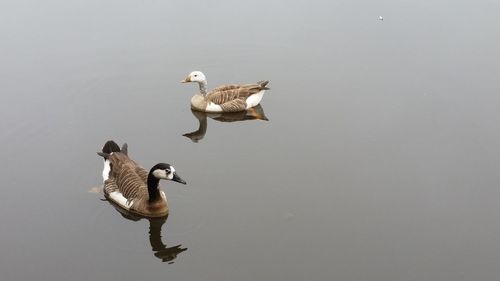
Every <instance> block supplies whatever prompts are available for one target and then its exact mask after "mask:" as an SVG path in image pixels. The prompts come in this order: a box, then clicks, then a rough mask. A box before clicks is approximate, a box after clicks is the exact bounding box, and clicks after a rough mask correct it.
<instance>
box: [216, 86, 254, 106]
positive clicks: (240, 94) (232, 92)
mask: <svg viewBox="0 0 500 281" xmlns="http://www.w3.org/2000/svg"><path fill="white" fill-rule="evenodd" d="M217 89H219V90H217ZM261 90H263V87H262V86H261V85H259V84H248V85H239V86H238V85H228V86H221V87H218V88H216V89H214V90H212V91H210V92H209V93H208V94H207V99H208V100H209V101H211V102H213V103H215V104H218V105H222V104H224V103H226V102H230V101H233V100H235V99H242V100H246V99H247V98H248V97H249V96H251V95H253V94H255V93H258V92H260V91H261Z"/></svg>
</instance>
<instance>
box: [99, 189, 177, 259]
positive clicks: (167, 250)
mask: <svg viewBox="0 0 500 281" xmlns="http://www.w3.org/2000/svg"><path fill="white" fill-rule="evenodd" d="M103 200H104V201H108V202H109V203H110V204H111V205H112V206H113V207H115V209H116V210H117V211H118V212H119V213H120V214H121V215H122V216H123V217H124V218H126V219H128V220H131V221H139V220H141V219H146V220H148V221H149V243H150V244H151V250H152V251H153V254H154V256H155V257H157V258H159V259H160V260H161V261H162V262H167V263H169V264H172V263H174V260H175V259H176V258H177V255H179V254H180V253H182V252H184V251H187V248H182V245H181V244H179V245H176V246H173V247H167V245H165V244H163V242H162V240H161V228H162V226H163V225H164V224H165V222H166V221H167V217H163V218H145V217H141V216H138V215H136V214H133V213H130V212H127V211H126V210H123V209H122V208H120V207H118V206H116V205H115V204H114V203H113V202H111V201H109V200H106V199H103Z"/></svg>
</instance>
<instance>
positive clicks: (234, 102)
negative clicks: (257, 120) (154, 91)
mask: <svg viewBox="0 0 500 281" xmlns="http://www.w3.org/2000/svg"><path fill="white" fill-rule="evenodd" d="M188 82H197V83H198V85H199V86H200V93H199V94H197V95H194V96H193V97H192V98H191V108H192V109H194V110H198V111H203V112H238V111H244V110H247V109H249V108H252V107H254V106H256V105H258V104H259V103H260V101H261V100H262V96H263V95H264V92H265V91H266V90H269V88H267V87H266V85H267V84H268V83H269V81H259V82H257V83H255V84H245V85H223V86H219V87H217V88H215V89H213V90H212V91H210V92H208V93H207V90H206V87H207V78H206V77H205V74H203V72H201V71H193V72H191V73H190V74H189V75H188V76H187V77H186V79H184V80H182V81H181V83H188Z"/></svg>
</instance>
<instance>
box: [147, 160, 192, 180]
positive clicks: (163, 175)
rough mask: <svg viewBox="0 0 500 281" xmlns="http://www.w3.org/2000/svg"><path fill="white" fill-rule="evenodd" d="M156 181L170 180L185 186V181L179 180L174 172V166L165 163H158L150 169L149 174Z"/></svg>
mask: <svg viewBox="0 0 500 281" xmlns="http://www.w3.org/2000/svg"><path fill="white" fill-rule="evenodd" d="M149 173H150V174H151V175H153V176H154V177H155V178H156V179H158V180H171V181H176V182H179V183H182V184H186V181H184V180H183V179H181V177H179V175H178V174H177V172H176V171H175V168H174V166H172V165H170V164H166V163H158V164H156V165H154V166H153V168H151V171H150V172H149Z"/></svg>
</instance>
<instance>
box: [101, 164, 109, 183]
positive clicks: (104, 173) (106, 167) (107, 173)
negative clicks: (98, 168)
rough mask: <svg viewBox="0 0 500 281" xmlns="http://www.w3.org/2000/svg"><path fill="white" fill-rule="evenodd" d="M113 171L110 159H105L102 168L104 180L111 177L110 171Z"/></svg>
mask: <svg viewBox="0 0 500 281" xmlns="http://www.w3.org/2000/svg"><path fill="white" fill-rule="evenodd" d="M110 171H111V165H110V163H109V160H106V161H104V169H103V170H102V181H103V182H104V181H106V180H107V179H108V178H109V172H110Z"/></svg>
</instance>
